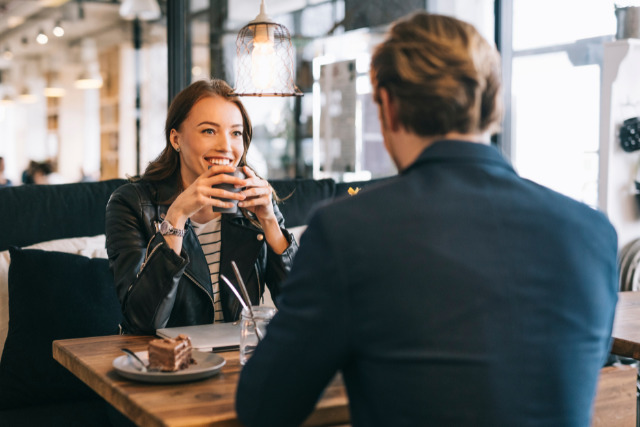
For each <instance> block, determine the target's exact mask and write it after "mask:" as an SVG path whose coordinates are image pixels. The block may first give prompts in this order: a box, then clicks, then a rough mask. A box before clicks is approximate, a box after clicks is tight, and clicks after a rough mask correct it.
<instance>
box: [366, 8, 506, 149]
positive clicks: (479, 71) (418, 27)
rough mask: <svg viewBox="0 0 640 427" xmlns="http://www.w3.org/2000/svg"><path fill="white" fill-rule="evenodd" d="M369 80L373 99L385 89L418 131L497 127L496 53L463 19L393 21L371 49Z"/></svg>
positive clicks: (403, 119) (421, 15)
mask: <svg viewBox="0 0 640 427" xmlns="http://www.w3.org/2000/svg"><path fill="white" fill-rule="evenodd" d="M371 81H372V84H373V88H374V99H375V100H376V102H377V103H380V96H379V91H380V88H385V89H386V90H387V92H388V93H389V95H390V96H391V98H393V99H394V101H395V102H396V103H397V105H398V118H399V121H400V123H401V125H402V126H403V127H404V128H405V129H407V130H408V131H412V132H414V133H416V134H418V135H421V136H435V135H444V134H446V133H449V132H452V131H453V132H459V133H484V132H487V131H488V132H492V133H495V132H497V131H498V129H499V123H500V120H501V116H502V105H501V100H500V85H501V83H500V56H499V54H498V52H497V50H496V49H495V48H494V47H493V46H491V45H490V44H489V43H488V42H487V41H486V40H485V39H484V38H483V37H482V35H480V33H478V31H477V30H476V29H475V28H474V27H473V26H472V25H471V24H468V23H466V22H463V21H460V20H458V19H455V18H452V17H448V16H442V15H434V14H429V13H427V12H417V13H414V14H412V15H410V16H408V17H406V18H403V19H400V20H398V21H396V22H394V24H393V25H392V27H391V29H390V31H389V34H388V35H387V38H386V40H385V41H384V42H382V43H381V44H380V45H379V46H378V47H377V48H376V49H375V51H374V53H373V57H372V60H371Z"/></svg>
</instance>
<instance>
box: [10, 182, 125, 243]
mask: <svg viewBox="0 0 640 427" xmlns="http://www.w3.org/2000/svg"><path fill="white" fill-rule="evenodd" d="M126 182H127V181H126V180H124V179H112V180H109V181H100V182H80V183H73V184H58V185H20V186H16V187H5V188H1V189H0V223H2V224H11V227H4V229H3V231H2V233H0V251H5V250H7V249H9V246H29V245H32V244H34V243H38V242H45V241H48V240H55V239H64V238H69V237H82V236H96V235H98V234H104V216H105V207H106V206H107V201H108V200H109V197H110V196H111V193H113V190H115V189H116V188H118V187H119V186H121V185H122V184H124V183H126ZM25 213H27V214H25Z"/></svg>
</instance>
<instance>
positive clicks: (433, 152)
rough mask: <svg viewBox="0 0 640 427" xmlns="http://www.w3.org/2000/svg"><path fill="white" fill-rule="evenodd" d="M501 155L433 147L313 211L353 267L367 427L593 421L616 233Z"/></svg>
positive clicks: (358, 399) (360, 401) (353, 374)
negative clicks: (370, 185)
mask: <svg viewBox="0 0 640 427" xmlns="http://www.w3.org/2000/svg"><path fill="white" fill-rule="evenodd" d="M494 151H495V150H493V149H492V148H489V147H486V146H483V145H479V144H473V143H462V142H461V143H458V142H453V141H446V142H441V143H437V144H435V145H434V146H432V147H431V148H429V149H427V150H426V152H425V153H424V154H423V156H422V157H421V158H420V159H419V160H418V161H417V162H416V164H414V165H413V166H412V167H411V168H410V169H409V170H407V171H405V173H404V174H403V175H401V176H400V177H398V178H397V179H395V180H393V181H392V182H390V183H389V184H386V185H384V187H381V188H378V189H377V190H374V191H372V192H369V193H363V194H362V195H360V196H358V197H360V198H361V200H352V201H351V200H349V201H347V202H345V203H344V204H343V205H338V206H334V207H332V208H330V209H327V211H326V212H323V214H321V218H322V221H323V222H325V225H327V227H330V224H335V225H337V229H334V230H331V229H330V228H329V229H328V230H327V231H328V233H329V237H327V239H328V240H329V241H330V248H329V250H330V251H337V252H338V253H339V254H340V256H341V257H342V261H343V262H344V265H345V268H346V270H345V272H344V274H345V275H346V278H345V280H344V282H345V283H347V284H348V285H347V286H348V291H347V292H348V298H349V300H350V304H349V310H350V317H351V319H350V322H349V325H347V327H348V328H349V329H350V353H351V354H352V355H353V357H352V358H351V357H350V362H349V364H347V365H346V366H345V372H344V374H345V379H346V382H347V384H348V386H349V388H350V389H353V388H355V389H357V390H358V392H357V393H350V398H351V402H352V405H353V407H354V409H355V412H356V413H358V414H359V413H360V412H359V411H358V410H357V406H358V405H362V407H363V408H364V407H367V409H366V410H364V411H363V412H364V414H363V416H364V417H365V418H366V417H370V418H369V419H368V420H366V422H365V423H364V425H368V424H377V425H384V423H380V421H381V420H382V419H383V418H385V417H390V418H389V419H388V421H389V422H391V421H392V420H393V419H397V417H401V416H402V414H403V413H405V414H407V415H409V414H412V413H413V414H415V415H419V416H423V417H426V419H429V420H432V421H433V425H438V424H439V423H438V422H437V420H442V422H443V424H449V425H453V424H464V423H465V422H469V423H472V424H476V425H477V422H474V421H479V420H481V419H484V420H487V421H490V422H488V423H487V425H500V424H504V425H515V424H514V422H515V421H518V424H519V425H523V423H524V422H525V420H526V421H529V422H531V423H532V424H533V425H535V424H537V423H538V424H539V423H542V424H554V423H555V425H567V424H572V425H585V424H587V421H588V420H589V416H590V414H589V413H588V411H585V408H589V407H590V403H591V400H592V399H593V393H594V390H595V385H596V380H597V376H596V375H597V372H598V370H599V367H600V366H601V365H602V362H603V361H604V358H605V355H606V352H607V350H608V337H609V335H610V330H611V324H612V320H613V309H614V306H615V301H616V289H615V283H616V237H615V231H614V230H613V228H612V227H611V226H610V225H609V224H608V222H607V221H606V220H605V219H604V217H603V216H602V215H601V214H599V213H597V212H596V211H594V210H592V209H590V208H588V207H586V206H584V205H581V204H578V203H576V202H574V201H572V200H569V199H567V198H565V197H563V196H560V195H558V194H556V193H554V192H551V191H550V190H547V189H545V188H543V187H540V186H538V185H536V184H533V183H530V182H528V181H525V180H522V179H520V178H518V177H517V176H516V175H515V173H513V171H512V170H510V168H509V167H508V166H507V165H506V164H505V163H503V162H501V161H500V160H499V159H498V156H497V153H495V152H494ZM492 155H494V156H492ZM382 206H384V207H386V209H385V208H381V207H382ZM338 224H345V225H347V226H346V227H344V228H343V227H340V226H339V225H338ZM372 401H377V402H378V404H374V405H371V402H372ZM384 402H387V404H386V405H385V404H384ZM421 402H422V403H421ZM394 407H395V408H398V411H397V412H396V411H394V412H395V413H391V412H390V411H389V409H390V408H394ZM378 410H379V411H378ZM354 415H355V414H354ZM409 419H413V420H415V419H416V417H415V416H411V417H410V418H409ZM570 420H573V421H575V423H573V422H571V421H570Z"/></svg>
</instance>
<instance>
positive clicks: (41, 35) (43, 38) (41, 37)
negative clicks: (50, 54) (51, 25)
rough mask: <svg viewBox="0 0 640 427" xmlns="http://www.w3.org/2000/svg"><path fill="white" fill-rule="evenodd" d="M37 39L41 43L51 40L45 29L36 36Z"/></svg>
mask: <svg viewBox="0 0 640 427" xmlns="http://www.w3.org/2000/svg"><path fill="white" fill-rule="evenodd" d="M36 41H37V42H38V43H39V44H47V42H48V41H49V37H47V35H46V34H45V33H44V31H42V30H40V32H39V33H38V35H37V36H36Z"/></svg>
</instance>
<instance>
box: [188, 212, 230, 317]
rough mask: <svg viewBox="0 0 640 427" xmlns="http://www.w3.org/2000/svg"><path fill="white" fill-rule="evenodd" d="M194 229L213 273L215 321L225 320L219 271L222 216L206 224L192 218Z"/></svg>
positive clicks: (210, 271)
mask: <svg viewBox="0 0 640 427" xmlns="http://www.w3.org/2000/svg"><path fill="white" fill-rule="evenodd" d="M191 223H192V224H193V225H194V230H195V232H196V235H197V236H198V240H199V241H200V246H202V252H204V257H205V258H206V260H207V264H208V265H209V273H210V274H211V285H212V288H213V307H214V309H215V318H214V323H215V322H224V315H223V313H222V303H221V302H220V282H219V279H218V273H219V272H220V250H221V247H222V242H221V233H220V217H218V218H215V219H212V220H211V221H209V222H207V223H206V224H198V223H196V222H194V221H193V220H191Z"/></svg>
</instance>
